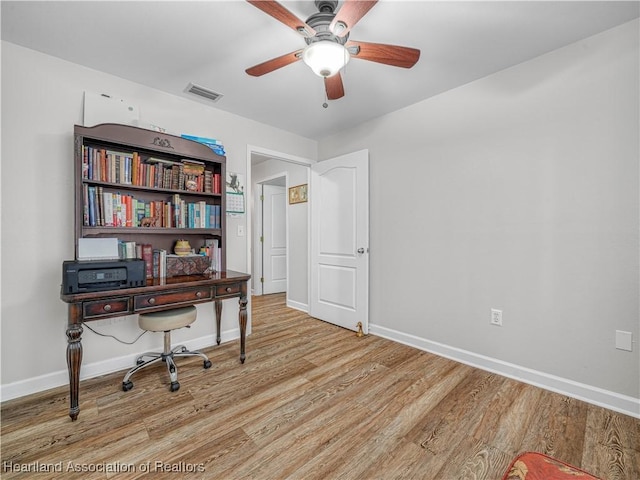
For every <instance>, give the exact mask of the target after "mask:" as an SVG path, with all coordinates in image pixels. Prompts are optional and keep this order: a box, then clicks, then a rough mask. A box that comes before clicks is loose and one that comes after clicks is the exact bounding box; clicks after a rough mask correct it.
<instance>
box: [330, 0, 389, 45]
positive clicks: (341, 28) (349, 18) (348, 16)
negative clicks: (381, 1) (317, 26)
mask: <svg viewBox="0 0 640 480" xmlns="http://www.w3.org/2000/svg"><path fill="white" fill-rule="evenodd" d="M377 2H378V0H364V1H362V0H345V2H344V4H343V5H342V7H340V10H338V13H336V16H335V17H334V19H333V21H332V22H331V25H329V30H331V31H332V32H333V33H334V34H335V35H338V36H339V37H344V36H345V35H346V34H347V33H349V31H350V30H351V29H352V28H353V26H354V25H355V24H356V23H358V22H359V21H360V19H361V18H362V17H364V16H365V14H366V13H367V12H368V11H369V10H371V9H372V8H373V6H374V5H375V4H376V3H377Z"/></svg>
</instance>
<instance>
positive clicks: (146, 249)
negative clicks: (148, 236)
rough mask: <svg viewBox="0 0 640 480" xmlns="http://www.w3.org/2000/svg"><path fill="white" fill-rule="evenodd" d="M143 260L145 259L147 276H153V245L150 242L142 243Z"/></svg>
mask: <svg viewBox="0 0 640 480" xmlns="http://www.w3.org/2000/svg"><path fill="white" fill-rule="evenodd" d="M142 260H144V265H145V273H146V277H147V278H153V246H152V245H151V244H150V243H143V244H142Z"/></svg>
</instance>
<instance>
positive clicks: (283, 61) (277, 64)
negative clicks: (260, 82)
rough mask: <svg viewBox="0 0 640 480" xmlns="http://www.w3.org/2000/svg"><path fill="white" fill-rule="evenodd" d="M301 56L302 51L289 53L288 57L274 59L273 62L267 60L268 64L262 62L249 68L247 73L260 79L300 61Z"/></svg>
mask: <svg viewBox="0 0 640 480" xmlns="http://www.w3.org/2000/svg"><path fill="white" fill-rule="evenodd" d="M301 54H302V50H296V51H295V52H291V53H287V54H286V55H282V56H280V57H276V58H272V59H271V60H267V61H266V62H262V63H260V64H258V65H255V66H253V67H251V68H247V69H246V70H245V71H246V72H247V73H248V74H249V75H251V76H253V77H260V76H262V75H264V74H265V73H270V72H273V71H274V70H277V69H279V68H282V67H286V66H287V65H290V64H292V63H294V62H297V61H298V60H300V57H301Z"/></svg>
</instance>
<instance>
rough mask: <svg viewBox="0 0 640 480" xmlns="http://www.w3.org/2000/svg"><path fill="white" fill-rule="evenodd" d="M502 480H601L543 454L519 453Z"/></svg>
mask: <svg viewBox="0 0 640 480" xmlns="http://www.w3.org/2000/svg"><path fill="white" fill-rule="evenodd" d="M502 480H601V479H599V478H598V477H594V476H593V475H591V474H590V473H587V472H585V471H584V470H581V469H579V468H578V467H574V466H573V465H569V464H568V463H564V462H562V461H560V460H558V459H557V458H553V457H549V456H548V455H544V454H543V453H537V452H525V453H521V454H520V455H518V456H517V457H516V459H515V460H514V461H513V462H511V465H510V466H509V468H508V469H507V472H506V473H505V474H504V476H503V477H502Z"/></svg>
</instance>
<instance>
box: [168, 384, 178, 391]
mask: <svg viewBox="0 0 640 480" xmlns="http://www.w3.org/2000/svg"><path fill="white" fill-rule="evenodd" d="M169 389H170V390H171V391H172V392H177V391H178V390H180V384H179V383H178V382H171V387H170V388H169Z"/></svg>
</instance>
